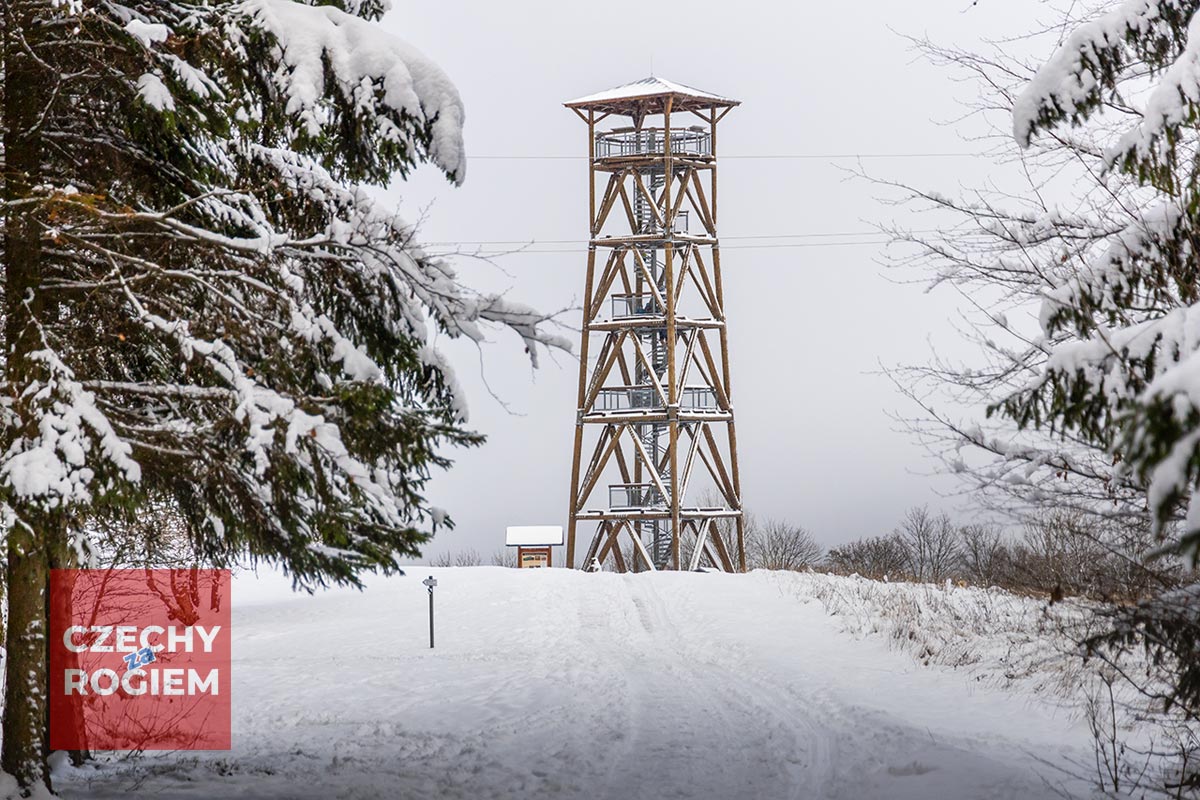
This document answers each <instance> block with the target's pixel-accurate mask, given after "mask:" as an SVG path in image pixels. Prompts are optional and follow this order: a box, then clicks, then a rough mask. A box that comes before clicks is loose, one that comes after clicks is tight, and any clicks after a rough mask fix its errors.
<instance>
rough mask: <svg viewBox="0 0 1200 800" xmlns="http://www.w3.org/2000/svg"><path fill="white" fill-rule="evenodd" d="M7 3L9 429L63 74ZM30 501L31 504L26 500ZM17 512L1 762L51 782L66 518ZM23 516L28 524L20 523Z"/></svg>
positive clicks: (15, 5)
mask: <svg viewBox="0 0 1200 800" xmlns="http://www.w3.org/2000/svg"><path fill="white" fill-rule="evenodd" d="M2 8H3V14H4V19H3V24H4V28H3V35H4V46H3V59H4V63H3V75H4V84H5V88H6V91H5V92H4V103H3V120H2V122H3V124H2V125H0V128H2V130H3V134H4V200H5V201H6V205H5V208H4V264H3V271H4V284H5V287H4V288H5V291H4V303H5V308H4V315H5V332H4V333H5V344H6V345H7V348H8V358H7V364H6V369H5V375H4V382H5V384H6V385H7V389H8V391H9V392H10V393H11V394H12V398H13V400H14V401H15V405H14V409H15V410H16V412H17V414H18V418H19V419H20V421H19V423H18V425H17V427H16V428H15V429H9V430H8V431H5V435H4V438H5V439H6V440H8V441H3V442H0V445H3V446H5V447H7V445H8V444H10V441H11V437H12V436H14V435H15V436H22V435H28V434H32V435H36V433H37V431H36V421H35V420H33V419H32V417H31V415H29V414H28V405H27V404H26V401H24V399H23V398H22V390H23V389H24V387H25V386H26V385H27V383H28V381H29V380H30V379H31V378H32V377H33V369H32V368H33V364H32V363H31V361H30V358H29V356H30V354H31V353H32V352H34V351H35V350H38V349H41V346H42V345H41V336H40V331H39V326H38V325H37V324H36V323H37V322H38V321H39V319H40V318H41V317H42V315H43V312H44V302H45V297H44V296H43V294H42V293H41V292H40V291H39V289H40V283H41V274H42V249H41V229H40V225H39V220H38V211H37V208H36V206H32V205H28V204H22V205H14V204H13V202H14V201H17V200H22V199H25V198H28V197H30V196H31V194H32V190H33V187H35V186H37V185H39V184H40V183H41V180H42V161H43V149H42V136H41V130H40V123H41V120H42V117H43V114H44V113H45V112H46V104H47V101H48V99H49V96H48V91H49V87H50V86H51V85H52V81H53V80H54V79H55V78H57V76H55V75H49V74H47V72H46V69H45V67H44V66H42V65H41V64H39V63H38V59H37V58H36V57H35V54H36V53H37V52H38V50H39V49H40V46H41V45H42V44H43V39H44V37H45V36H46V35H47V33H46V31H47V30H48V29H49V25H48V23H51V24H52V23H53V19H51V17H52V16H53V14H52V12H51V11H50V9H49V6H48V4H47V2H46V0H7V1H6V2H4V3H3V4H2ZM30 505H32V504H30ZM14 511H16V512H17V516H18V519H19V520H20V522H18V523H17V525H16V526H15V527H14V528H12V529H11V530H9V531H8V663H7V666H6V670H5V674H6V687H5V705H4V720H3V727H4V743H3V750H2V751H0V766H2V767H3V769H4V770H5V771H6V772H9V773H11V774H12V775H14V776H15V777H16V778H17V780H18V781H19V782H20V784H21V785H22V786H23V787H25V788H26V789H31V788H33V787H35V786H37V785H38V784H44V785H47V786H48V785H49V782H50V776H49V771H48V770H47V768H46V756H47V755H48V753H47V744H48V738H49V737H48V730H47V725H48V722H49V719H48V705H47V702H46V690H47V662H46V655H47V653H46V624H47V619H46V611H47V602H48V597H47V594H48V592H47V585H48V578H49V565H50V562H49V550H48V547H47V543H48V542H49V541H51V540H53V539H54V538H56V537H57V535H58V532H59V531H58V529H59V528H61V520H59V519H58V518H57V515H43V514H40V513H38V512H37V510H36V509H35V508H32V507H30V506H29V505H26V506H23V507H22V506H20V505H17V506H16V507H14ZM22 523H24V524H22Z"/></svg>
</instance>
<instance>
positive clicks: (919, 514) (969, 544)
mask: <svg viewBox="0 0 1200 800" xmlns="http://www.w3.org/2000/svg"><path fill="white" fill-rule="evenodd" d="M745 522H746V524H745V530H746V566H747V567H748V568H749V569H769V570H814V571H822V572H833V573H836V574H839V575H852V574H855V575H861V576H863V577H866V578H872V579H875V580H887V581H915V582H918V583H944V582H945V581H948V580H949V581H953V582H955V583H958V584H969V585H972V586H982V587H998V588H1002V589H1006V590H1008V591H1012V592H1018V593H1023V594H1038V595H1043V596H1046V597H1049V598H1051V599H1061V598H1063V597H1072V596H1081V597H1087V598H1091V599H1095V600H1103V601H1109V602H1128V601H1134V600H1138V599H1141V598H1143V597H1146V596H1148V595H1150V594H1153V593H1155V592H1157V591H1161V590H1162V589H1164V588H1169V587H1171V586H1174V585H1176V584H1177V583H1178V582H1179V581H1181V580H1182V579H1183V578H1184V577H1185V573H1184V571H1183V569H1182V567H1181V566H1180V563H1179V561H1178V560H1177V559H1175V560H1172V559H1166V560H1164V559H1150V560H1148V559H1145V558H1144V555H1143V554H1145V553H1146V552H1147V551H1149V550H1151V549H1152V547H1153V544H1154V541H1155V540H1154V536H1153V535H1152V534H1151V532H1150V526H1149V524H1146V523H1143V524H1130V523H1129V522H1125V521H1114V520H1106V519H1103V518H1101V517H1097V516H1095V515H1088V514H1082V513H1079V512H1077V511H1072V510H1069V509H1050V510H1044V511H1042V512H1039V513H1037V514H1035V515H1033V516H1032V517H1030V518H1029V519H1028V520H1027V521H1026V522H1025V523H1024V525H1023V526H1022V527H1021V528H1020V529H1019V530H1018V531H1017V532H1015V533H1013V532H1006V531H1004V530H1002V529H1001V528H1000V527H999V526H996V525H991V524H987V523H966V524H963V523H958V522H956V521H954V520H953V519H952V518H951V517H950V516H949V515H947V514H946V513H944V512H938V513H935V512H932V511H930V510H929V509H928V508H926V507H924V506H919V507H914V508H911V509H909V510H908V511H907V512H906V513H905V514H904V517H903V519H901V521H900V523H899V524H898V525H897V526H896V527H895V528H894V529H893V530H892V531H891V532H890V533H886V534H882V535H876V536H867V537H863V538H860V539H856V540H854V541H852V542H849V543H847V544H843V545H839V546H837V547H834V548H832V549H830V550H829V551H828V552H826V551H825V550H824V548H822V547H821V545H820V544H819V543H818V542H817V541H816V539H815V538H814V537H813V535H812V533H811V532H809V531H808V529H806V528H804V527H802V526H800V525H796V524H794V523H791V522H787V521H785V520H781V519H766V520H765V521H760V520H759V518H758V517H757V516H755V515H754V514H753V513H751V512H747V513H746V518H745ZM718 535H720V536H722V537H725V538H726V540H727V542H728V544H729V546H730V548H732V546H733V529H732V526H730V525H718ZM626 547H628V548H630V552H629V553H628V554H627V555H628V558H627V559H626V563H627V564H635V563H639V560H638V559H635V558H634V557H633V552H632V547H631V545H626ZM682 555H683V558H684V561H687V560H689V559H690V557H691V553H690V547H688V543H687V542H684V546H683V553H682ZM489 561H490V563H491V564H493V565H495V566H502V567H516V566H517V562H516V555H515V553H514V552H512V550H511V549H509V548H503V549H500V550H497V551H496V552H495V553H494V554H493V555H492V556H491V557H490V558H486V557H485V556H484V555H483V554H481V553H480V552H479V551H478V550H475V549H471V548H467V549H463V550H458V551H452V552H450V551H448V552H445V553H442V554H441V555H439V556H437V557H435V558H433V559H432V560H431V562H430V563H431V565H432V566H435V567H470V566H479V565H482V564H484V563H487V562H489Z"/></svg>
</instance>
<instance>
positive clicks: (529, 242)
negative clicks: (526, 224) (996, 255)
mask: <svg viewBox="0 0 1200 800" xmlns="http://www.w3.org/2000/svg"><path fill="white" fill-rule="evenodd" d="M943 232H944V231H942V230H941V229H937V228H931V229H929V230H918V231H905V232H904V233H906V234H928V233H943ZM882 235H884V233H883V232H881V231H840V232H828V233H760V234H749V235H744V236H722V237H720V240H721V241H733V240H740V241H745V240H760V239H836V238H845V237H858V236H882ZM968 235H973V234H968ZM589 241H590V240H588V239H537V238H529V239H477V240H460V241H456V242H421V245H422V246H423V247H462V246H468V245H470V246H483V245H511V246H513V247H529V248H533V247H536V246H538V245H547V244H579V245H586V244H588V243H589ZM601 241H603V240H601ZM888 241H892V240H891V239H890V238H889V239H887V240H885V241H884V243H886V242H888ZM878 243H879V242H861V244H878ZM830 244H833V245H842V244H845V245H851V244H860V242H832V243H822V242H813V243H811V244H803V245H799V246H811V247H821V246H829V245H830ZM752 246H754V245H731V246H730V247H726V248H724V249H727V250H729V249H733V250H736V249H739V248H747V247H752ZM758 246H759V247H768V246H776V245H758ZM777 246H779V247H787V246H789V245H786V244H781V245H777ZM523 252H551V251H542V250H532V249H530V250H525V251H523ZM553 252H568V251H553ZM569 252H577V251H575V250H571V251H569ZM580 252H581V251H580Z"/></svg>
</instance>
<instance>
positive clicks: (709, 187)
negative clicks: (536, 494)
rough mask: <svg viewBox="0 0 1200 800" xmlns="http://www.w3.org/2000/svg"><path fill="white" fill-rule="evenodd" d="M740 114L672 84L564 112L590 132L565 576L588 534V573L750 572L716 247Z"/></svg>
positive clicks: (614, 93) (589, 100)
mask: <svg viewBox="0 0 1200 800" xmlns="http://www.w3.org/2000/svg"><path fill="white" fill-rule="evenodd" d="M736 105H738V102H737V101H736V100H730V99H728V98H725V97H718V96H716V95H713V94H709V93H708V92H702V91H699V90H698V89H693V88H691V87H688V86H682V85H680V84H677V83H672V82H670V81H666V80H662V79H660V78H646V79H644V80H641V81H637V82H635V83H631V84H628V85H625V86H620V87H617V88H616V89H610V90H608V91H605V92H600V93H598V94H594V95H591V96H589V97H583V98H580V99H578V100H573V101H571V102H569V103H567V104H566V106H567V108H570V109H572V110H573V111H574V112H575V113H576V114H577V115H578V116H579V117H580V118H581V119H582V120H583V121H584V122H585V123H587V131H588V161H589V180H588V194H589V209H590V211H589V214H590V216H589V224H590V228H591V230H590V237H589V239H590V243H589V245H588V256H587V277H586V281H585V291H584V296H583V338H582V343H581V347H580V359H579V396H578V398H579V399H578V406H577V408H578V414H577V417H576V423H575V451H574V459H573V461H572V466H571V512H570V522H569V526H568V528H567V564H568V566H575V544H576V538H577V537H578V536H580V535H581V531H582V532H585V533H586V534H587V535H588V537H589V538H585V539H584V540H583V541H585V542H588V545H587V550H586V553H585V555H584V559H583V562H582V564H581V565H580V566H584V567H589V566H591V567H594V566H595V564H596V563H599V564H601V565H604V566H611V567H612V568H615V569H616V570H618V571H621V572H625V571H641V570H655V569H697V568H698V567H701V566H709V567H716V568H718V569H722V570H726V571H730V572H733V571H740V570H744V569H745V567H746V559H745V547H744V541H743V540H744V530H743V521H742V500H741V486H740V480H739V477H738V462H737V435H736V433H735V430H734V423H733V403H732V401H731V399H730V383H729V345H728V337H727V334H726V326H725V305H724V293H723V291H722V287H721V250H720V245H719V244H718V242H717V124H718V123H719V122H720V121H721V120H722V119H723V118H724V117H725V115H726V114H727V113H729V111H730V110H731V109H732V108H733V107H734V106H736ZM697 497H703V498H704V501H703V503H701V502H698V501H697V500H696V499H695V498H697Z"/></svg>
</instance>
